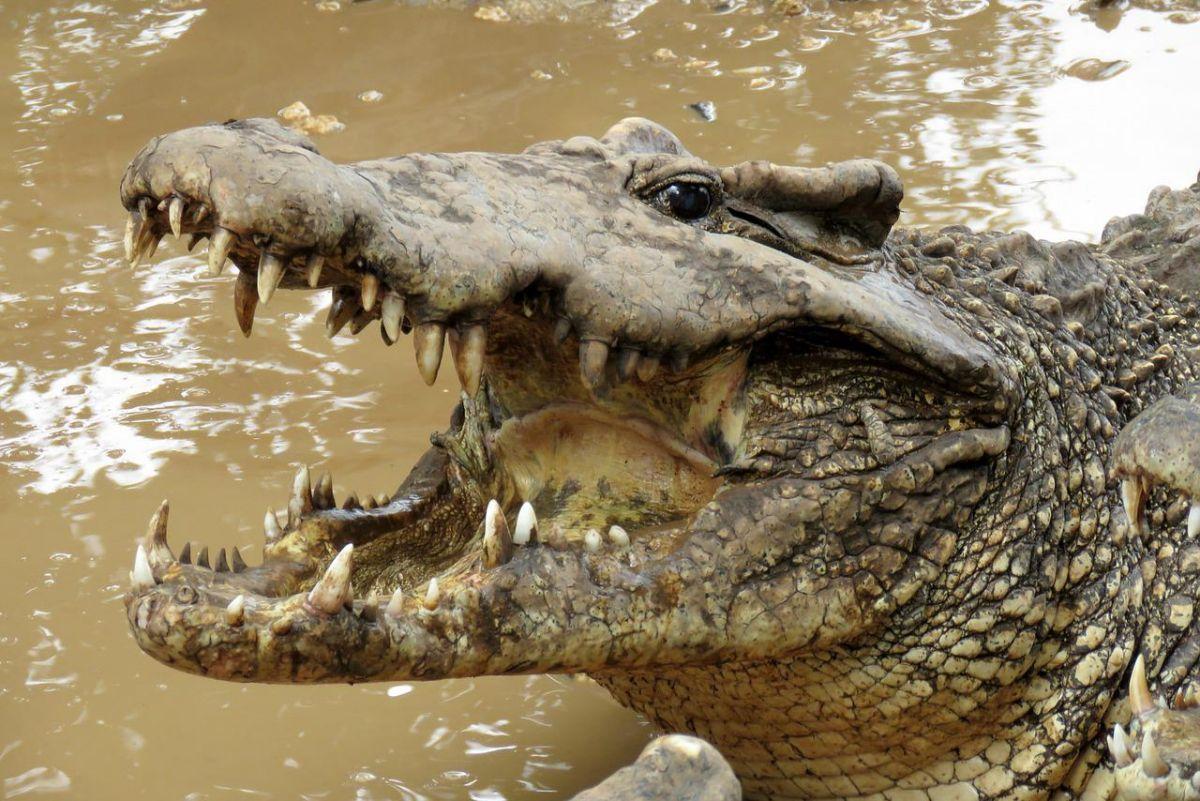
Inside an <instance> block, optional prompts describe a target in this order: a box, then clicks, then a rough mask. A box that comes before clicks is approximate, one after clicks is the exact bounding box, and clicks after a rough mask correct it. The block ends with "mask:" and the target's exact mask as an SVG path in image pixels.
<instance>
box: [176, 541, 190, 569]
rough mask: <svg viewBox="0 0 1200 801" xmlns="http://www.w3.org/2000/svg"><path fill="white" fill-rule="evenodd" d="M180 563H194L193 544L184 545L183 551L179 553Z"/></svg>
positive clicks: (186, 543)
mask: <svg viewBox="0 0 1200 801" xmlns="http://www.w3.org/2000/svg"><path fill="white" fill-rule="evenodd" d="M179 561H180V563H181V564H185V565H190V564H191V563H192V544H191V543H190V542H185V543H184V544H183V550H182V551H180V552H179Z"/></svg>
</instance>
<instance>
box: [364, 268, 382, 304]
mask: <svg viewBox="0 0 1200 801" xmlns="http://www.w3.org/2000/svg"><path fill="white" fill-rule="evenodd" d="M378 294H379V279H378V278H376V277H375V276H373V275H364V276H363V279H362V307H363V308H364V309H366V310H367V311H370V310H371V309H373V308H375V297H376V296H377V295H378Z"/></svg>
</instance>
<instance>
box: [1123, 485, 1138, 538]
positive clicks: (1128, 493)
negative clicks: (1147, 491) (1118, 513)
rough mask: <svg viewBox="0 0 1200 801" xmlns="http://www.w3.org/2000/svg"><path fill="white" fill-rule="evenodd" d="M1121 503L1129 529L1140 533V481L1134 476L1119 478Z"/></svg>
mask: <svg viewBox="0 0 1200 801" xmlns="http://www.w3.org/2000/svg"><path fill="white" fill-rule="evenodd" d="M1121 503H1122V504H1123V505H1124V506H1125V517H1127V518H1128V519H1129V530H1130V531H1132V532H1133V533H1134V534H1136V535H1137V536H1139V537H1140V536H1141V535H1142V482H1141V481H1139V480H1138V479H1137V478H1136V477H1135V478H1125V479H1122V480H1121Z"/></svg>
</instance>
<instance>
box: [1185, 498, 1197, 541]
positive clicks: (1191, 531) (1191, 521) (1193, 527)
mask: <svg viewBox="0 0 1200 801" xmlns="http://www.w3.org/2000/svg"><path fill="white" fill-rule="evenodd" d="M1197 535H1200V503H1195V502H1193V503H1192V506H1191V508H1190V509H1188V538H1189V539H1193V540H1194V539H1196V536H1197Z"/></svg>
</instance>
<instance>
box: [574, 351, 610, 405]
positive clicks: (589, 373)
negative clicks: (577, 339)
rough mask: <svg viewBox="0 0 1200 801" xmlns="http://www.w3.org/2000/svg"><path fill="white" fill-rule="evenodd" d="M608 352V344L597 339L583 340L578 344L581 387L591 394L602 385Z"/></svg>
mask: <svg viewBox="0 0 1200 801" xmlns="http://www.w3.org/2000/svg"><path fill="white" fill-rule="evenodd" d="M608 351H609V347H608V343H607V342H601V341H600V340H598V339H585V340H584V341H583V342H581V343H579V375H580V377H581V378H582V379H583V385H584V386H585V387H587V388H588V389H589V390H591V391H592V392H595V391H596V390H597V389H599V388H600V387H601V386H602V385H603V384H604V370H605V368H606V367H607V365H608Z"/></svg>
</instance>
